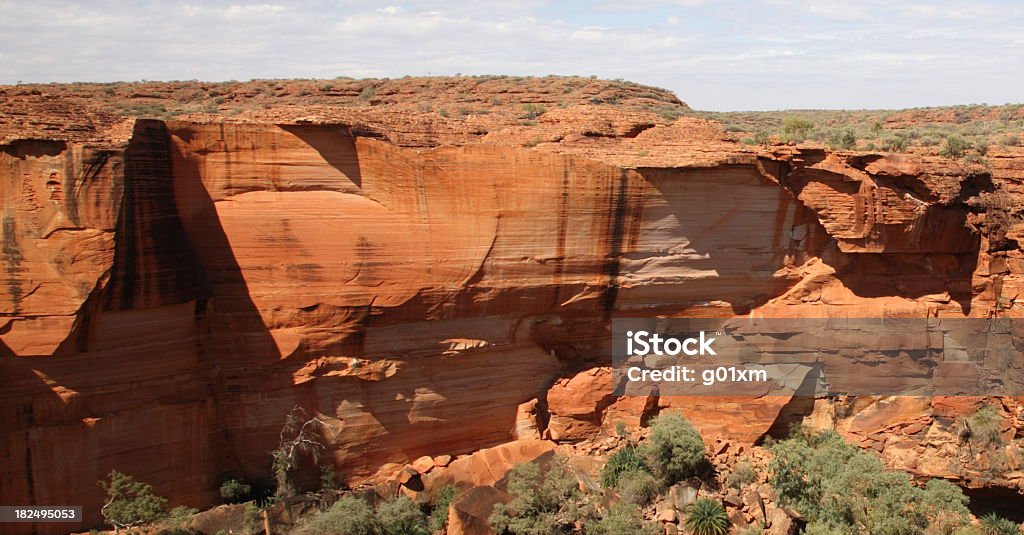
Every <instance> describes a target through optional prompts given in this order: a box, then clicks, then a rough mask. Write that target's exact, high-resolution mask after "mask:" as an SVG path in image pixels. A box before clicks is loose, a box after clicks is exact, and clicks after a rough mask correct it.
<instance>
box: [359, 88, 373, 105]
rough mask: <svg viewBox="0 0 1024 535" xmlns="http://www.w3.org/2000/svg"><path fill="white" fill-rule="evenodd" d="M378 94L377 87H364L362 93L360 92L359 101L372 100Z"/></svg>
mask: <svg viewBox="0 0 1024 535" xmlns="http://www.w3.org/2000/svg"><path fill="white" fill-rule="evenodd" d="M376 94H377V89H376V88H375V87H373V86H372V85H368V86H366V87H364V88H363V90H362V91H360V92H359V100H362V101H364V102H365V101H368V100H370V99H371V98H373V96H374V95H376Z"/></svg>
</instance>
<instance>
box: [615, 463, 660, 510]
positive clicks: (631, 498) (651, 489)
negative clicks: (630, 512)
mask: <svg viewBox="0 0 1024 535" xmlns="http://www.w3.org/2000/svg"><path fill="white" fill-rule="evenodd" d="M618 488H619V495H620V496H621V497H622V501H624V502H626V503H631V504H634V505H639V506H641V507H643V506H645V505H647V504H649V503H651V501H652V500H654V498H655V497H657V496H658V494H659V493H660V492H661V489H662V487H661V484H660V483H658V480H657V479H655V478H654V476H652V475H651V474H650V473H648V472H644V471H634V472H626V473H625V474H622V476H621V477H620V478H619V485H618Z"/></svg>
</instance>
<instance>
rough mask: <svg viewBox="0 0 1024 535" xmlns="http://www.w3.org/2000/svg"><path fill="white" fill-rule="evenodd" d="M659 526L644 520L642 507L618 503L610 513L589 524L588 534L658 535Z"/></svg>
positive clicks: (659, 531)
mask: <svg viewBox="0 0 1024 535" xmlns="http://www.w3.org/2000/svg"><path fill="white" fill-rule="evenodd" d="M660 533H661V530H660V529H658V527H657V526H655V525H653V524H651V523H649V522H644V517H643V514H641V512H640V508H639V507H637V506H635V505H630V504H625V503H617V504H615V505H613V506H612V507H611V509H609V510H608V514H606V515H604V518H602V519H601V520H599V521H597V522H590V523H588V524H587V534H588V535H658V534H660Z"/></svg>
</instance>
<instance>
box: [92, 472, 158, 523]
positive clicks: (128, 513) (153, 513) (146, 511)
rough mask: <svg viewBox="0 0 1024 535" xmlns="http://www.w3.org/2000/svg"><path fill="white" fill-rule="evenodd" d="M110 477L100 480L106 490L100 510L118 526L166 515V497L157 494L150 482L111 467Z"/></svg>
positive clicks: (108, 521)
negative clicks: (154, 492)
mask: <svg viewBox="0 0 1024 535" xmlns="http://www.w3.org/2000/svg"><path fill="white" fill-rule="evenodd" d="M107 479H108V481H100V482H99V485H100V487H102V488H103V490H104V491H105V492H106V493H107V501H106V503H105V504H104V505H103V507H102V508H100V513H102V514H103V519H104V520H105V521H106V522H107V524H110V525H111V526H113V527H114V529H115V530H119V529H121V528H132V527H135V526H141V525H144V524H149V523H152V522H155V521H157V520H160V519H162V518H164V517H166V516H167V499H166V498H161V497H159V496H156V495H154V494H153V487H152V486H150V485H149V484H146V483H142V482H141V481H135V478H133V477H132V476H129V475H127V474H122V473H121V472H118V471H117V470H111V471H110V474H108V475H107Z"/></svg>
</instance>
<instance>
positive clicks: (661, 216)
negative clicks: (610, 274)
mask: <svg viewBox="0 0 1024 535" xmlns="http://www.w3.org/2000/svg"><path fill="white" fill-rule="evenodd" d="M640 172H641V174H642V176H643V178H644V179H645V180H646V181H647V183H648V185H649V186H650V187H653V188H654V189H655V190H657V192H658V195H657V196H648V197H654V198H656V199H659V200H661V201H663V203H650V202H648V203H647V205H646V206H644V208H643V211H644V214H643V215H644V218H645V219H646V220H647V221H648V224H649V225H650V226H651V227H653V228H652V229H649V230H648V232H650V233H652V234H653V233H661V234H666V235H665V236H664V237H661V236H659V235H658V234H655V235H654V236H652V237H650V238H648V239H654V238H659V237H660V238H661V239H662V240H663V241H666V240H668V239H671V241H670V242H669V245H671V247H670V248H667V249H668V250H664V251H661V256H658V255H657V254H655V253H656V252H657V251H658V247H665V246H664V245H661V244H651V245H647V247H649V248H650V251H643V250H638V249H637V248H636V247H634V248H633V251H635V252H631V253H626V254H625V255H624V256H625V258H626V259H628V260H629V261H631V263H632V264H633V265H634V266H639V267H637V268H634V269H637V270H640V271H643V270H645V269H647V267H648V266H652V267H654V269H657V270H658V271H653V270H652V271H651V274H652V275H654V276H658V277H660V278H664V277H671V278H674V279H676V280H677V282H675V283H671V284H665V283H663V284H660V285H659V284H654V285H652V288H651V290H646V289H645V288H642V287H641V288H635V289H630V290H629V292H628V293H631V294H634V295H636V296H638V297H639V298H640V299H639V301H640V302H639V303H637V302H635V301H637V299H636V298H635V297H634V298H632V299H631V298H630V297H629V296H628V295H627V291H626V290H624V289H620V290H619V296H620V302H619V303H618V307H617V308H618V309H619V310H623V309H625V308H629V307H636V306H637V305H640V306H641V307H645V306H646V307H651V306H658V305H659V304H660V306H671V307H674V308H677V309H678V308H681V306H682V307H685V306H687V305H703V304H706V303H709V302H716V301H717V302H725V303H728V304H729V306H730V307H731V311H732V313H733V314H746V313H748V312H749V311H750V310H751V309H753V308H756V307H758V306H760V305H763V304H765V303H766V302H768V301H769V300H770V299H772V298H774V297H777V296H779V295H781V294H782V293H784V292H785V291H786V290H787V289H788V288H789V286H790V285H791V284H793V283H794V282H795V280H787V279H785V278H783V277H780V276H779V275H778V273H779V272H780V269H782V268H783V267H785V266H786V264H787V258H793V257H795V256H796V257H799V256H800V255H802V254H804V253H806V254H809V255H813V256H820V254H821V250H822V248H823V246H824V243H825V240H826V239H827V234H826V233H825V230H824V228H822V227H821V225H820V224H819V223H818V221H817V219H816V218H815V217H814V215H813V213H811V212H810V211H809V210H807V209H806V208H804V207H803V205H802V204H800V203H799V201H797V200H796V199H794V198H793V197H792V196H791V194H790V193H789V192H788V191H786V190H784V189H782V188H780V187H778V185H777V184H775V183H772V182H770V181H769V180H767V179H766V178H765V177H764V176H762V175H761V174H760V173H758V171H757V169H756V168H755V167H754V166H752V165H726V166H722V167H716V168H698V169H641V170H640ZM639 202H643V201H642V200H640V201H639ZM655 222H656V223H655ZM797 227H800V228H803V229H805V234H804V236H802V237H800V239H794V238H792V232H793V229H794V228H797ZM622 271H623V272H624V273H626V274H627V275H628V273H629V271H630V270H629V269H626V268H624V269H622ZM659 271H660V273H659ZM623 298H624V299H623Z"/></svg>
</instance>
